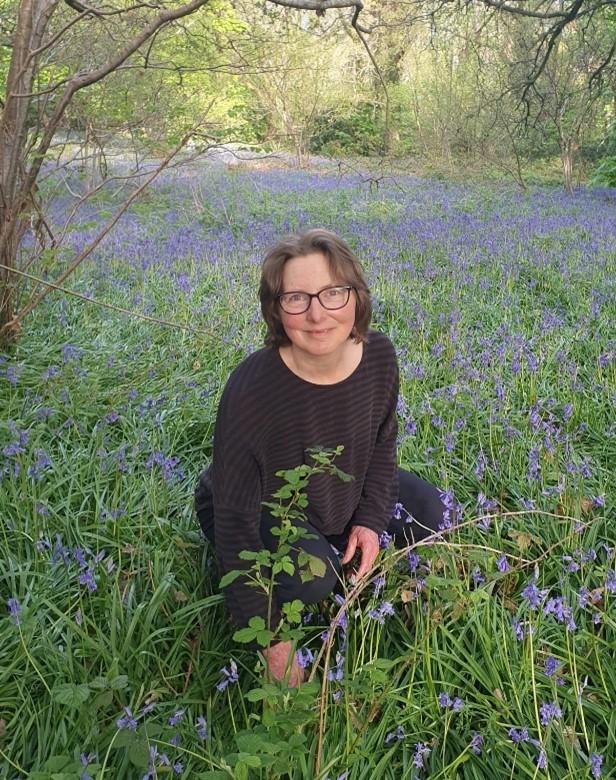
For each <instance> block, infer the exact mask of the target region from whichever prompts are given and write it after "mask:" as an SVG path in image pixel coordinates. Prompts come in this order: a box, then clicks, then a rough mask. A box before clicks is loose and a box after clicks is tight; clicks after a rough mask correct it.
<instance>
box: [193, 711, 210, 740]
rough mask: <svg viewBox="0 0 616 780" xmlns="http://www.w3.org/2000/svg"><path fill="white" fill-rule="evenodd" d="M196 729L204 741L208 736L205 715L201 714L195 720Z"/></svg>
mask: <svg viewBox="0 0 616 780" xmlns="http://www.w3.org/2000/svg"><path fill="white" fill-rule="evenodd" d="M195 731H196V732H197V736H198V737H199V739H200V740H202V741H204V740H206V739H207V738H208V730H207V721H206V719H205V718H204V717H203V715H199V716H198V717H197V720H196V721H195Z"/></svg>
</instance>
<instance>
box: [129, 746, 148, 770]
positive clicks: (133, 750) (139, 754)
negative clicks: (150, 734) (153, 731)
mask: <svg viewBox="0 0 616 780" xmlns="http://www.w3.org/2000/svg"><path fill="white" fill-rule="evenodd" d="M128 760H129V761H130V762H131V764H132V765H133V766H136V767H137V768H138V769H145V768H146V767H147V766H148V764H149V762H150V748H149V745H148V742H147V740H145V739H137V740H135V741H134V742H133V744H132V745H131V746H130V747H129V748H128Z"/></svg>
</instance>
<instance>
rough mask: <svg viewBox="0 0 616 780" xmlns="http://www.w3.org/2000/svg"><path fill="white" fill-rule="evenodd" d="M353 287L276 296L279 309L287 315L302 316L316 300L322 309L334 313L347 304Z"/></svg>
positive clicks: (298, 291) (297, 291)
mask: <svg viewBox="0 0 616 780" xmlns="http://www.w3.org/2000/svg"><path fill="white" fill-rule="evenodd" d="M352 289H353V285H351V284H344V285H340V286H337V287H326V288H325V289H324V290H319V292H318V293H307V292H302V291H301V290H292V291H291V292H286V293H282V295H279V296H278V301H279V303H280V308H281V309H282V310H283V311H284V312H286V313H287V314H303V313H304V312H306V311H308V309H309V308H310V304H311V303H312V299H313V298H316V299H317V300H318V302H319V303H320V304H321V306H322V307H323V308H324V309H329V311H334V310H335V309H342V308H343V307H344V306H346V305H347V303H348V302H349V296H350V295H351V290H352Z"/></svg>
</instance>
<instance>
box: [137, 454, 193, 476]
mask: <svg viewBox="0 0 616 780" xmlns="http://www.w3.org/2000/svg"><path fill="white" fill-rule="evenodd" d="M179 462H180V459H179V458H174V457H168V456H167V455H165V454H164V453H163V452H160V451H158V450H157V451H156V452H153V453H152V454H151V455H150V456H149V457H148V459H147V460H146V462H145V467H146V469H149V470H150V471H152V470H153V469H154V468H155V467H156V468H158V469H160V471H161V473H162V475H163V479H164V480H165V482H168V483H173V482H181V481H182V480H183V479H184V476H185V475H184V471H183V470H182V469H181V468H180V467H179V465H178V464H179Z"/></svg>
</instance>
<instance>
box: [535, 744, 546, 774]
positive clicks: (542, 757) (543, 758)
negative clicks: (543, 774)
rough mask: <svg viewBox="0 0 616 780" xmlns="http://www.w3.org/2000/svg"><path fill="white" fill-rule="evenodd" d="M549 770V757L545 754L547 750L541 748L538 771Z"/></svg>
mask: <svg viewBox="0 0 616 780" xmlns="http://www.w3.org/2000/svg"><path fill="white" fill-rule="evenodd" d="M547 768H548V756H547V753H546V752H545V748H539V755H538V756H537V769H547Z"/></svg>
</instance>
